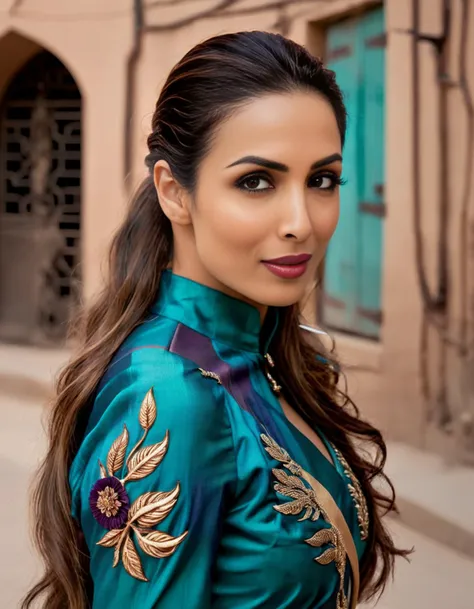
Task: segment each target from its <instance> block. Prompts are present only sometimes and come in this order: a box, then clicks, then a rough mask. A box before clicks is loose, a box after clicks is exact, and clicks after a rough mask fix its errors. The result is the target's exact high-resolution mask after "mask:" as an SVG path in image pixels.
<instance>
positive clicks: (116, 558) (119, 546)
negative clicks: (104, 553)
mask: <svg viewBox="0 0 474 609" xmlns="http://www.w3.org/2000/svg"><path fill="white" fill-rule="evenodd" d="M121 549H122V544H121V543H118V544H117V545H116V546H115V552H114V562H113V563H112V567H113V568H114V569H115V567H116V566H117V565H118V564H119V560H120V550H121Z"/></svg>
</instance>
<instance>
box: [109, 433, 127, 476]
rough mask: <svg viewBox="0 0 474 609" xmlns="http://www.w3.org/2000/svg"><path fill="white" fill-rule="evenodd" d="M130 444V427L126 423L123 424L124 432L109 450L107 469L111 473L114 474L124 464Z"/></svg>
mask: <svg viewBox="0 0 474 609" xmlns="http://www.w3.org/2000/svg"><path fill="white" fill-rule="evenodd" d="M127 446H128V429H127V427H126V425H124V426H123V432H122V433H121V435H120V436H119V437H118V438H117V439H116V440H115V442H114V443H113V444H112V448H111V449H110V450H109V454H108V455H107V469H108V470H109V475H110V476H113V475H114V474H115V472H117V471H118V470H119V469H120V468H121V467H122V465H123V462H124V459H125V452H126V450H127Z"/></svg>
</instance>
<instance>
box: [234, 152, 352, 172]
mask: <svg viewBox="0 0 474 609" xmlns="http://www.w3.org/2000/svg"><path fill="white" fill-rule="evenodd" d="M336 161H341V162H342V156H341V155H340V154H339V153H338V152H336V153H335V154H331V155H329V156H327V157H325V158H324V159H320V160H319V161H316V162H315V163H313V164H312V165H311V171H314V170H315V169H319V168H320V167H324V166H326V165H329V164H330V163H334V162H336ZM244 164H245V165H260V167H265V168H266V169H273V170H274V171H282V172H285V173H286V172H288V171H290V168H289V167H288V165H284V164H283V163H278V162H277V161H271V160H269V159H264V158H262V157H260V156H252V155H250V156H244V157H242V158H241V159H238V160H237V161H234V162H233V163H231V164H230V165H227V169H229V167H235V166H236V165H244Z"/></svg>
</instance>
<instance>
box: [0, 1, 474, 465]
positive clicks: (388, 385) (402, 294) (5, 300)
mask: <svg viewBox="0 0 474 609" xmlns="http://www.w3.org/2000/svg"><path fill="white" fill-rule="evenodd" d="M241 29H265V30H271V31H278V32H281V33H283V34H285V35H287V36H289V37H291V38H293V39H295V40H296V41H298V42H300V43H302V44H304V45H306V46H307V47H308V48H309V49H310V50H311V51H312V52H313V53H315V54H317V55H320V56H322V57H323V58H324V59H325V60H326V62H327V64H328V65H329V66H330V67H331V68H332V69H334V70H335V71H336V74H337V77H338V81H339V84H340V85H341V87H342V89H343V91H344V94H345V96H346V103H347V106H348V111H349V132H348V140H347V145H346V149H345V154H344V172H345V175H346V178H347V179H348V184H347V185H346V186H345V187H344V188H343V189H342V191H341V198H342V205H341V222H340V226H339V227H338V230H337V233H336V235H335V237H334V240H333V243H332V244H331V246H330V249H329V252H328V256H327V262H326V268H325V276H324V282H323V285H322V286H321V288H320V289H319V290H318V293H317V294H316V295H315V296H314V298H311V300H310V302H309V303H308V304H307V306H306V309H305V311H306V316H307V318H308V320H309V321H311V322H317V323H318V325H320V326H321V327H324V328H326V329H327V330H328V332H329V333H330V334H331V336H333V337H334V338H335V340H336V345H337V351H338V353H339V355H340V358H341V360H342V361H343V363H344V364H345V365H346V370H347V375H348V381H349V389H350V393H351V395H352V397H353V398H354V400H355V402H356V403H357V404H359V406H360V407H361V410H362V412H363V414H364V415H365V416H367V417H369V418H370V419H372V420H373V421H375V422H376V423H377V424H378V425H380V426H381V427H382V428H383V429H384V430H385V432H386V433H387V434H388V436H389V437H390V438H392V439H395V440H402V441H404V442H406V443H408V444H411V445H412V446H415V447H422V448H425V449H428V450H430V451H434V452H437V453H438V454H440V455H443V456H444V457H445V458H447V459H449V460H457V461H463V462H470V463H472V462H473V461H474V386H473V380H472V377H473V376H474V375H473V373H474V366H473V363H474V362H473V347H474V343H473V340H474V285H473V262H474V241H473V237H474V230H473V229H474V224H473V212H472V204H473V194H472V193H473V189H472V187H473V179H474V178H473V158H472V156H473V129H474V126H473V125H474V116H473V95H474V2H471V1H470V0H387V1H386V2H377V1H367V0H311V1H305V0H294V1H291V0H286V1H277V0H234V1H232V0H220V1H219V0H173V1H168V0H141V1H139V0H100V1H98V0H81V2H80V3H77V2H64V1H63V0H23V1H21V0H0V341H4V342H9V343H18V344H23V343H29V344H33V345H51V346H58V345H62V344H64V340H65V328H66V325H67V321H68V319H70V318H71V317H72V316H73V315H74V311H75V308H76V307H77V304H78V303H79V302H81V301H83V300H85V301H87V300H88V299H89V298H91V297H92V295H93V294H94V292H96V291H97V290H98V289H100V285H101V277H102V261H103V259H104V254H105V252H106V247H107V245H108V242H109V240H110V237H111V235H112V233H113V231H114V229H115V228H116V227H117V224H118V223H119V222H120V219H121V217H122V215H123V213H124V209H125V206H126V203H127V200H128V198H129V196H130V192H131V190H132V189H133V188H134V187H135V186H136V185H137V184H138V182H139V180H140V179H141V177H142V176H143V175H144V165H143V157H144V154H145V150H146V146H145V140H146V137H147V134H148V131H149V124H150V119H151V115H152V112H153V108H154V104H155V102H156V99H157V96H158V93H159V90H160V88H161V86H162V85H163V82H164V79H165V78H166V76H167V74H168V72H169V70H170V69H171V67H172V66H173V64H174V63H175V62H176V61H178V60H179V59H180V57H181V56H182V55H183V54H184V53H185V52H186V51H187V50H188V49H189V48H190V47H191V46H192V45H194V44H195V43H197V42H199V41H201V40H203V39H204V38H206V37H208V36H211V35H214V34H218V33H223V32H228V31H236V30H241Z"/></svg>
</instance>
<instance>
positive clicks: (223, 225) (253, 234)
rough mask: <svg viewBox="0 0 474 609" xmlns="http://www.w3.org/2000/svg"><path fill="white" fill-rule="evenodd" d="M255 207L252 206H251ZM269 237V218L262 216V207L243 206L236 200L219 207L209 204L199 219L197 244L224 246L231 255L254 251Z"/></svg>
mask: <svg viewBox="0 0 474 609" xmlns="http://www.w3.org/2000/svg"><path fill="white" fill-rule="evenodd" d="M249 203H251V202H249ZM267 234H268V218H267V221H265V214H264V215H262V216H261V215H260V214H259V210H258V206H255V207H252V208H251V207H250V206H247V205H243V204H242V201H238V202H236V201H234V200H233V199H232V197H229V196H227V197H224V198H223V200H220V201H219V202H217V203H216V204H214V203H213V202H211V201H209V200H208V201H207V203H206V205H202V206H201V208H200V210H199V213H198V214H197V216H196V218H195V235H196V240H197V241H200V242H201V243H200V244H198V245H199V246H201V247H205V248H208V247H211V246H212V245H218V244H222V246H224V247H225V250H226V252H227V255H229V254H231V255H232V252H235V251H236V250H239V251H242V252H244V251H247V252H248V251H249V250H253V249H254V248H255V247H258V245H259V244H260V243H261V242H262V240H263V239H264V238H265V235H267Z"/></svg>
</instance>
